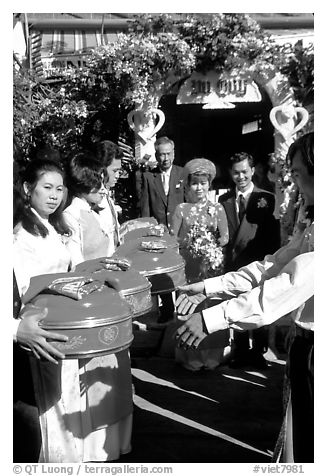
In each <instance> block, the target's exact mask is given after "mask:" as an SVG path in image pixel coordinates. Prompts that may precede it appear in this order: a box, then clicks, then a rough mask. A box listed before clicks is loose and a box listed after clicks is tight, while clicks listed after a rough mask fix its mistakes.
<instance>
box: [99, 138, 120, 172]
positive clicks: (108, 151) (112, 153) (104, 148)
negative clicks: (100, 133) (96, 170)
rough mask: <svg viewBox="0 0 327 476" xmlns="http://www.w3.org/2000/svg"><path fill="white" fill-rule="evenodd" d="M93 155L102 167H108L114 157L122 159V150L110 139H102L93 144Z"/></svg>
mask: <svg viewBox="0 0 327 476" xmlns="http://www.w3.org/2000/svg"><path fill="white" fill-rule="evenodd" d="M95 156H96V158H97V160H99V161H100V162H101V163H102V165H103V166H104V167H109V165H111V164H112V161H113V160H114V159H120V160H121V159H122V158H123V156H124V154H123V151H122V150H121V149H120V147H118V145H117V144H115V143H114V142H111V141H110V140H103V141H101V142H97V143H96V144H95Z"/></svg>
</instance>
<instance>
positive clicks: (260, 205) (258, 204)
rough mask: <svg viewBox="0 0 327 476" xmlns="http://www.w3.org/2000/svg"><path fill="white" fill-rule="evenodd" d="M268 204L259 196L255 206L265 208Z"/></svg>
mask: <svg viewBox="0 0 327 476" xmlns="http://www.w3.org/2000/svg"><path fill="white" fill-rule="evenodd" d="M267 206H268V202H267V200H266V199H265V198H263V197H261V198H260V200H258V203H257V207H258V208H266V207H267Z"/></svg>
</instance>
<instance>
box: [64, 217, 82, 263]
mask: <svg viewBox="0 0 327 476" xmlns="http://www.w3.org/2000/svg"><path fill="white" fill-rule="evenodd" d="M64 217H65V221H66V223H67V225H68V226H69V228H70V230H71V235H70V236H69V237H68V239H67V242H66V247H67V249H68V251H69V253H70V256H71V266H72V269H74V268H75V266H76V265H77V264H79V263H82V262H83V261H85V260H84V257H83V245H82V236H81V229H80V225H79V222H78V219H77V218H76V217H74V216H73V215H72V214H70V213H68V212H66V211H64Z"/></svg>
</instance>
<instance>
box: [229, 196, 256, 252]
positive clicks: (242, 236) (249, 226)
mask: <svg viewBox="0 0 327 476" xmlns="http://www.w3.org/2000/svg"><path fill="white" fill-rule="evenodd" d="M254 192H257V188H256V187H254V189H253V192H252V193H251V195H250V197H249V200H248V203H247V207H248V206H249V203H250V201H251V199H252V198H253V193H254ZM234 200H235V199H234ZM234 209H235V207H234ZM235 210H236V209H235ZM235 214H236V211H235ZM237 220H238V217H237ZM257 228H258V225H257V224H254V223H249V222H248V221H247V219H246V214H245V215H244V217H243V220H242V223H240V225H239V229H238V231H237V235H236V237H235V241H234V246H233V254H235V255H236V256H237V255H238V254H239V253H240V252H241V251H242V250H243V249H244V248H245V247H246V246H247V244H248V242H249V241H251V240H252V239H253V238H254V237H255V234H256V232H257Z"/></svg>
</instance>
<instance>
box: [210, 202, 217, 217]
mask: <svg viewBox="0 0 327 476" xmlns="http://www.w3.org/2000/svg"><path fill="white" fill-rule="evenodd" d="M215 212H216V209H215V207H214V206H213V205H211V206H210V207H208V214H209V215H210V216H211V217H213V216H214V215H215Z"/></svg>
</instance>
